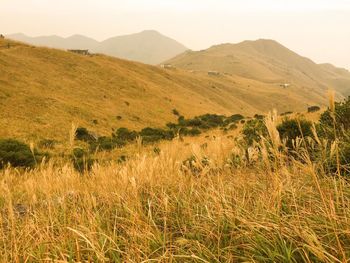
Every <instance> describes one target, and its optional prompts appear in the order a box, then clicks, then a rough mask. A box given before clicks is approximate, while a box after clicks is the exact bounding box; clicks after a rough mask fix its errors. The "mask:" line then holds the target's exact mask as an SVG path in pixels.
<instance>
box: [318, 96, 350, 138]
mask: <svg viewBox="0 0 350 263" xmlns="http://www.w3.org/2000/svg"><path fill="white" fill-rule="evenodd" d="M334 110H335V113H334V117H335V128H336V132H337V133H338V136H342V137H343V135H345V134H346V133H348V132H349V130H350V97H348V99H347V100H345V101H344V102H336V103H335V109H334ZM332 115H333V113H332V112H331V110H330V109H328V110H327V111H325V112H324V113H322V115H321V118H320V127H319V128H320V133H321V134H322V135H323V136H325V137H326V138H328V139H329V138H331V139H334V122H333V117H332Z"/></svg>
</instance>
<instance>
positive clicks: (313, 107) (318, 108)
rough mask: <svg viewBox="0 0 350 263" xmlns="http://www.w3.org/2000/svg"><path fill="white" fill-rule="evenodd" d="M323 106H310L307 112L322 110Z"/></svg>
mask: <svg viewBox="0 0 350 263" xmlns="http://www.w3.org/2000/svg"><path fill="white" fill-rule="evenodd" d="M320 110H321V108H320V107H319V106H311V107H308V108H307V112H309V113H310V112H317V111H320Z"/></svg>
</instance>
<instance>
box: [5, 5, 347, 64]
mask: <svg viewBox="0 0 350 263" xmlns="http://www.w3.org/2000/svg"><path fill="white" fill-rule="evenodd" d="M0 12H1V13H0V31H1V32H0V33H2V34H5V35H6V34H12V33H25V34H26V35H29V36H39V35H60V36H64V37H67V36H70V35H73V34H82V35H86V36H89V37H92V38H95V39H97V40H104V39H106V38H109V37H113V36H117V35H124V34H131V33H137V32H140V31H143V30H149V29H152V30H157V31H159V32H160V33H162V34H164V35H167V36H169V37H171V38H173V39H176V40H177V41H179V42H181V43H183V44H184V45H185V46H187V47H188V48H190V49H193V50H200V49H205V48H208V47H210V46H212V45H215V44H220V43H237V42H241V41H244V40H255V39H259V38H266V39H274V40H276V41H278V42H280V43H281V44H283V45H285V46H286V47H288V48H290V49H292V50H293V51H295V52H297V53H299V54H300V55H303V56H306V57H309V58H311V59H312V60H314V61H315V62H317V63H325V62H329V63H332V64H334V65H337V66H341V67H345V68H347V69H349V70H350V0H0Z"/></svg>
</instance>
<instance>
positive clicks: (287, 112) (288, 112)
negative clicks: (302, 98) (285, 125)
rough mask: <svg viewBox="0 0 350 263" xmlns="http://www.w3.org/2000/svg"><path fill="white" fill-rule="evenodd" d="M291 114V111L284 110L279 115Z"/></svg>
mask: <svg viewBox="0 0 350 263" xmlns="http://www.w3.org/2000/svg"><path fill="white" fill-rule="evenodd" d="M291 114H293V112H292V111H286V112H283V113H281V114H280V115H281V116H286V115H291Z"/></svg>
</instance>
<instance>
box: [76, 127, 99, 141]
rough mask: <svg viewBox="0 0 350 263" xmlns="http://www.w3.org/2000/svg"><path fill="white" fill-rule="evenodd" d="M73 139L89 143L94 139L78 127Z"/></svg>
mask: <svg viewBox="0 0 350 263" xmlns="http://www.w3.org/2000/svg"><path fill="white" fill-rule="evenodd" d="M75 138H76V139H77V140H79V141H84V142H90V141H93V140H95V137H94V136H93V135H92V134H91V133H90V132H89V131H88V130H87V129H86V128H84V127H79V128H78V129H77V130H76V132H75Z"/></svg>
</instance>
